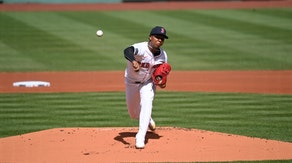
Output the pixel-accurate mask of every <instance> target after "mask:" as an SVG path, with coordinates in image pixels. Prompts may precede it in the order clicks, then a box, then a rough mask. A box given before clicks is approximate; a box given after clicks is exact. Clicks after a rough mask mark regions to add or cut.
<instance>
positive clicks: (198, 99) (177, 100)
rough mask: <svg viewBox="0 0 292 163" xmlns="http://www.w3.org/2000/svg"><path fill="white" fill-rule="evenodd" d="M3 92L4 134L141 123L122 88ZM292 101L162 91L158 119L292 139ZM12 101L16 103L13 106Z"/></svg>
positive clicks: (166, 123) (162, 122) (169, 123)
mask: <svg viewBox="0 0 292 163" xmlns="http://www.w3.org/2000/svg"><path fill="white" fill-rule="evenodd" d="M0 97H1V104H3V105H1V106H0V112H1V114H0V122H1V123H0V134H1V137H3V136H9V135H17V134H23V133H27V132H32V131H38V130H44V129H48V128H57V127H121V126H137V124H138V122H137V121H135V120H131V119H130V117H129V115H128V112H127V108H126V104H125V95H124V93H123V92H117V93H72V94H69V93H56V94H1V95H0ZM5 99H6V100H5ZM11 99H13V100H11ZM15 101H19V102H15ZM291 101H292V98H291V96H289V95H256V94H224V93H183V92H164V91H162V92H158V93H157V95H156V100H155V101H154V108H153V118H154V119H155V120H156V122H157V125H158V126H175V127H187V128H198V129H204V130H211V131H219V132H226V133H233V134H240V135H247V136H255V137H262V138H269V139H277V140H283V141H292V140H291V134H292V129H291V124H292V118H291V116H292V109H291V108H292V106H291V105H292V103H291ZM11 102H13V103H14V104H13V105H10V103H11ZM16 105H18V107H17V106H16Z"/></svg>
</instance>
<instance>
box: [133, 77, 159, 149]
mask: <svg viewBox="0 0 292 163" xmlns="http://www.w3.org/2000/svg"><path fill="white" fill-rule="evenodd" d="M154 94H155V90H153V84H152V82H150V83H148V84H146V85H144V86H143V87H142V88H141V90H140V98H141V111H140V116H139V131H138V133H137V135H136V141H139V142H143V143H144V142H145V137H146V133H147V130H148V125H149V122H150V119H151V113H152V104H153V99H154ZM140 144H141V143H140ZM136 146H137V144H136Z"/></svg>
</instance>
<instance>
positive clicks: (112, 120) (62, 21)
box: [0, 8, 292, 162]
mask: <svg viewBox="0 0 292 163" xmlns="http://www.w3.org/2000/svg"><path fill="white" fill-rule="evenodd" d="M141 18H142V19H141ZM155 25H162V26H165V27H166V29H167V32H168V35H169V37H170V39H169V40H166V42H165V45H164V48H165V50H166V51H167V52H168V56H169V62H170V63H171V64H172V66H173V70H174V71H177V70H291V69H292V46H291V45H292V10H291V9H290V8H287V9H244V10H179V11H110V12H105V11H104V12H0V49H1V50H0V71H1V72H20V71H21V72H29V71H99V70H121V71H122V70H124V68H125V64H126V61H125V59H124V57H123V49H124V48H125V47H127V46H128V45H131V44H132V43H134V42H137V41H145V40H147V39H148V33H149V31H150V29H151V28H152V27H153V26H155ZM97 29H102V30H103V31H104V37H102V38H98V37H96V35H95V31H96V30H97ZM0 84H1V81H0ZM153 117H154V118H155V120H156V123H157V124H158V125H159V126H177V127H186V128H197V129H203V130H211V131H219V132H225V133H232V134H240V135H246V136H252V137H261V138H266V139H275V140H281V141H287V142H292V138H291V135H292V96H291V95H264V94H234V93H201V92H194V93H185V92H168V91H167V90H166V91H158V93H157V97H156V100H155V103H154V110H153ZM137 124H138V123H137V121H134V120H131V119H130V118H129V116H128V113H127V109H126V105H125V97H124V92H111V93H105V92H93V93H50V94H38V93H36V94H0V137H6V136H11V135H18V134H23V133H28V132H32V131H39V130H44V129H50V128H56V127H112V126H117V127H122V126H137ZM263 162H268V161H263ZM275 162H280V161H275ZM281 162H282V161H281ZM283 162H289V161H283Z"/></svg>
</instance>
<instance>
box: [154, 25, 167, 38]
mask: <svg viewBox="0 0 292 163" xmlns="http://www.w3.org/2000/svg"><path fill="white" fill-rule="evenodd" d="M149 35H150V36H151V35H161V36H163V37H164V38H166V39H168V36H167V35H166V30H165V28H164V27H160V26H156V27H154V28H152V30H151V32H150V34H149Z"/></svg>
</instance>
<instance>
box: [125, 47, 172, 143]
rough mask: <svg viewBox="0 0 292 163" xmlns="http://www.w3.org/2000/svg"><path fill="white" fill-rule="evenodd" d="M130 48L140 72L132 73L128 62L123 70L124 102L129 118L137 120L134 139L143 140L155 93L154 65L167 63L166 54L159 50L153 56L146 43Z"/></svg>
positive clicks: (132, 69) (132, 70)
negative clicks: (132, 50)
mask: <svg viewBox="0 0 292 163" xmlns="http://www.w3.org/2000/svg"><path fill="white" fill-rule="evenodd" d="M132 46H133V47H134V57H135V60H136V61H137V62H138V63H140V70H139V71H137V72H136V71H134V68H133V66H132V63H131V62H130V61H128V63H127V68H126V70H125V84H126V102H127V107H128V112H129V115H130V117H131V118H133V119H139V131H138V133H137V135H136V139H138V138H139V139H140V140H141V139H142V140H145V136H146V133H147V129H148V125H149V122H150V119H151V114H152V104H153V100H154V96H155V92H156V86H155V85H154V84H153V82H152V73H153V72H154V70H155V68H154V66H155V65H158V64H161V63H164V62H167V54H166V52H165V51H164V50H163V49H162V48H160V54H159V55H157V56H154V55H153V54H152V52H151V51H150V50H149V48H148V42H141V43H136V44H133V45H132Z"/></svg>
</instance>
